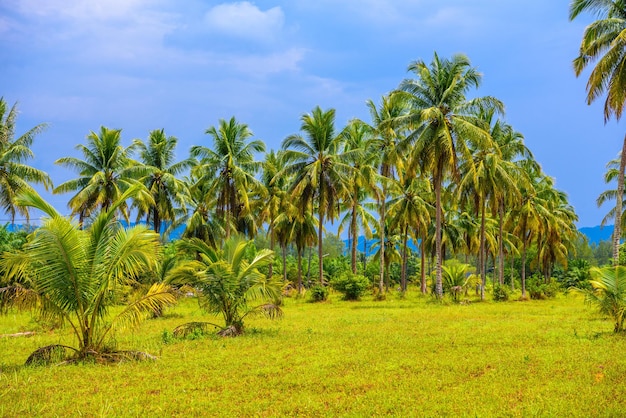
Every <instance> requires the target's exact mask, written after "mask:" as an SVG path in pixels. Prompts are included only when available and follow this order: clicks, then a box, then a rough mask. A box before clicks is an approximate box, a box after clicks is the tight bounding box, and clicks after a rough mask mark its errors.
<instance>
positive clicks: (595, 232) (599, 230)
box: [578, 225, 613, 244]
mask: <svg viewBox="0 0 626 418" xmlns="http://www.w3.org/2000/svg"><path fill="white" fill-rule="evenodd" d="M578 230H579V231H580V232H582V233H583V234H584V235H585V236H586V237H587V239H588V240H589V244H591V243H593V244H598V243H599V242H600V241H610V240H611V235H613V225H607V226H599V225H598V226H593V227H582V228H579V229H578Z"/></svg>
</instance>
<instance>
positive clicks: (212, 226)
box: [170, 173, 225, 248]
mask: <svg viewBox="0 0 626 418" xmlns="http://www.w3.org/2000/svg"><path fill="white" fill-rule="evenodd" d="M185 183H186V184H187V186H186V187H187V190H188V191H189V196H188V198H187V200H188V202H187V208H186V210H185V213H183V214H182V216H180V217H178V218H177V220H176V221H175V222H174V223H173V224H172V225H171V226H170V228H172V229H173V228H176V227H178V226H180V225H182V224H184V225H185V230H184V232H183V235H182V237H183V238H198V239H201V240H202V241H204V242H206V243H207V244H208V245H210V246H212V247H213V248H216V247H217V244H218V243H219V242H220V241H221V240H222V239H223V237H224V234H225V232H224V222H223V219H221V220H220V219H218V217H217V216H215V207H216V206H217V197H216V196H215V195H213V194H212V193H211V184H209V183H206V182H205V181H203V179H202V178H197V177H196V176H194V175H193V173H192V175H191V176H190V177H189V178H188V179H186V181H185Z"/></svg>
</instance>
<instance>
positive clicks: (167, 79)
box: [0, 0, 624, 226]
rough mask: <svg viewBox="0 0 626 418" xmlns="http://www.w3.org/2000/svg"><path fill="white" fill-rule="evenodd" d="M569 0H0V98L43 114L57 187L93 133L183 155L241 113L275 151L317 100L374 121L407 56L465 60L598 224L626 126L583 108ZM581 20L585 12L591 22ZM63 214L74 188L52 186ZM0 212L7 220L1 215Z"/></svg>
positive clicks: (42, 139) (47, 161)
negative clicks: (166, 144)
mask: <svg viewBox="0 0 626 418" xmlns="http://www.w3.org/2000/svg"><path fill="white" fill-rule="evenodd" d="M568 5H569V0H550V1H546V0H507V1H502V0H471V1H468V0H447V1H440V0H386V1H385V0H289V1H287V0H282V1H281V0H259V1H239V2H228V1H223V0H222V1H201V0H185V1H178V0H106V1H105V0H45V1H41V0H2V1H0V96H4V98H5V100H7V101H8V102H9V103H10V104H13V103H15V102H18V107H19V109H20V116H19V120H18V129H17V133H18V134H19V133H22V132H24V131H25V130H27V129H29V128H31V127H32V126H34V125H36V124H38V123H41V122H46V123H48V125H49V128H48V129H47V131H45V133H43V134H41V135H40V136H38V137H37V139H36V141H35V146H34V151H35V153H36V160H35V162H34V163H33V165H35V166H37V167H38V168H40V169H43V170H45V171H47V172H49V173H50V174H51V176H52V178H53V181H54V182H55V184H60V183H61V182H63V181H66V180H68V179H70V178H73V177H76V173H73V172H70V171H68V170H67V169H65V168H62V167H58V166H56V165H55V164H54V161H55V160H56V159H58V158H60V157H62V156H68V155H76V156H79V155H78V154H76V151H75V149H74V147H75V145H76V144H78V143H84V139H85V136H86V135H87V134H88V133H89V132H90V131H92V130H93V131H97V130H99V128H100V126H101V125H104V126H107V127H109V128H122V129H123V131H122V135H123V138H124V142H125V144H130V142H131V141H132V139H133V138H142V139H146V138H147V136H148V132H149V131H151V130H153V129H161V128H164V129H165V131H166V133H167V134H168V135H174V136H176V137H178V138H179V150H178V154H179V155H178V156H179V158H184V157H186V156H187V153H188V150H189V148H190V147H191V146H192V145H195V144H203V145H207V146H210V141H209V138H208V136H206V135H205V134H204V132H205V130H206V129H207V128H208V127H210V126H213V125H216V124H217V123H218V121H219V119H228V118H230V117H231V116H235V117H236V118H237V119H238V120H239V121H241V122H244V123H247V124H248V125H249V126H250V128H251V129H252V131H253V132H254V134H255V136H256V137H257V138H259V139H262V140H264V141H265V142H266V144H267V145H268V149H269V148H274V149H278V148H279V147H280V143H281V141H282V140H283V138H285V137H286V136H287V135H290V134H292V133H296V132H298V129H299V125H300V120H299V119H300V116H301V115H302V114H303V113H307V112H309V111H311V109H313V107H315V106H317V105H320V106H321V107H322V108H329V107H333V108H335V109H336V111H337V124H338V125H339V126H338V129H339V128H341V127H342V126H343V125H344V124H345V123H346V122H347V121H348V120H350V119H351V118H354V117H359V118H363V119H366V120H367V117H368V116H367V115H368V114H367V109H366V107H365V101H366V100H367V99H373V100H374V101H376V102H378V101H379V99H380V97H381V96H382V95H384V94H386V93H388V92H389V91H391V90H393V89H394V88H395V87H397V85H398V84H399V83H400V81H401V80H402V79H403V78H405V77H409V76H410V74H409V73H407V72H406V68H407V65H408V64H409V63H410V62H411V61H414V60H417V59H422V60H424V61H426V62H430V61H431V59H432V56H433V52H435V51H436V52H437V53H438V54H439V55H440V56H442V57H450V56H452V55H453V54H455V53H464V54H466V55H467V56H468V57H469V58H470V60H471V61H472V64H473V65H474V66H475V67H477V68H478V69H479V70H480V71H481V72H482V73H483V75H484V76H483V83H482V86H481V87H480V89H479V90H478V91H476V92H474V93H473V94H475V95H480V96H484V95H492V96H495V97H497V98H499V99H500V100H502V101H503V102H504V104H505V105H506V108H507V113H506V120H507V122H508V123H510V124H511V125H512V126H513V127H514V128H515V129H516V130H517V131H519V132H521V133H522V134H523V135H524V136H525V138H526V143H527V145H528V146H529V147H530V149H531V150H532V151H533V152H534V154H535V157H536V159H537V160H538V161H539V162H540V163H541V165H542V166H543V169H544V171H545V172H546V173H547V174H549V175H551V176H553V177H554V178H555V179H556V185H557V187H558V188H559V189H561V190H563V191H565V192H566V193H567V194H568V195H569V198H570V201H571V203H572V204H573V205H574V207H575V208H576V211H577V213H578V215H579V218H580V221H579V222H578V225H579V226H594V225H597V224H599V223H600V221H601V219H602V217H603V216H604V213H605V212H606V209H605V208H601V209H598V208H597V207H596V204H595V200H596V197H597V196H598V194H599V193H600V192H601V191H603V190H605V189H606V185H605V184H604V182H603V173H604V171H605V164H606V162H608V161H609V160H610V159H612V158H614V157H615V156H616V155H617V153H618V151H619V149H620V144H621V143H622V139H623V135H624V127H623V126H620V124H618V123H617V122H615V121H611V122H609V123H608V124H607V125H605V124H604V121H603V115H602V103H597V104H594V105H592V106H588V105H587V104H586V102H585V83H586V79H585V78H584V77H581V78H579V79H577V78H576V77H575V76H574V73H573V70H572V65H571V62H572V59H573V58H574V57H575V56H576V55H577V49H578V45H579V43H580V38H581V35H582V32H583V29H584V27H585V25H586V24H588V23H589V22H590V21H591V20H592V19H593V16H585V17H583V18H582V19H580V21H576V22H569V21H568V18H567V16H568ZM585 19H586V20H585ZM46 198H47V199H48V200H50V201H51V202H52V203H53V204H55V205H56V206H57V207H58V208H59V209H61V210H65V202H67V200H68V199H69V196H66V195H62V196H52V195H46ZM0 217H1V216H0Z"/></svg>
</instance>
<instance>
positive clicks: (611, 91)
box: [569, 0, 626, 263]
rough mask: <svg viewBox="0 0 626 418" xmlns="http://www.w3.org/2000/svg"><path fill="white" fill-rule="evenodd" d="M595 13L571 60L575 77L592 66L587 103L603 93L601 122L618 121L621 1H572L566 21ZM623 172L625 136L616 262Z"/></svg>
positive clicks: (625, 150) (625, 93)
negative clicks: (612, 118)
mask: <svg viewBox="0 0 626 418" xmlns="http://www.w3.org/2000/svg"><path fill="white" fill-rule="evenodd" d="M585 11H590V12H594V13H596V15H597V16H598V20H596V21H595V22H593V23H591V24H590V25H588V26H587V27H586V28H585V31H584V33H583V38H582V41H581V43H580V54H579V56H578V57H576V59H574V71H575V73H576V76H577V77H578V76H580V74H582V72H583V71H584V70H585V68H587V66H589V65H590V64H591V63H594V62H595V63H596V64H595V67H594V68H593V70H592V71H591V74H590V75H589V80H588V81H587V103H588V104H591V103H592V102H594V101H595V100H596V99H597V98H598V97H600V96H601V95H603V94H604V93H606V100H605V102H604V122H605V123H606V122H608V120H609V119H610V118H611V116H615V119H617V120H618V121H619V120H620V118H621V116H622V113H623V111H624V104H625V103H626V4H624V1H623V0H573V1H572V2H571V3H570V9H569V18H570V20H573V19H575V18H576V17H578V16H579V15H580V14H581V13H583V12H585ZM625 170H626V135H625V136H624V141H623V144H622V153H621V159H620V168H619V173H620V175H619V176H618V177H617V197H616V211H615V229H614V230H613V260H614V261H615V262H616V263H617V261H618V259H619V243H620V239H621V237H622V235H621V231H622V229H621V222H620V218H621V216H622V201H623V196H624V172H625Z"/></svg>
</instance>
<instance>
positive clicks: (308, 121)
mask: <svg viewBox="0 0 626 418" xmlns="http://www.w3.org/2000/svg"><path fill="white" fill-rule="evenodd" d="M301 121H302V124H301V125H300V130H301V131H302V132H303V133H304V136H303V135H300V134H294V135H290V136H288V137H287V138H285V140H284V141H283V149H284V150H285V158H286V161H288V165H287V167H286V168H285V173H286V174H288V175H294V181H293V183H292V185H291V187H290V191H291V192H292V193H293V195H294V196H296V198H297V199H299V201H300V203H299V205H300V206H301V208H302V210H306V208H307V207H308V205H310V204H311V202H312V201H316V202H317V205H316V206H317V214H318V220H317V222H318V224H317V229H318V234H317V253H318V257H319V261H318V273H319V274H318V278H319V282H320V283H323V281H324V264H323V263H324V261H323V251H322V245H323V237H322V231H323V228H324V222H325V221H326V220H330V221H332V220H333V219H335V218H336V217H337V215H339V202H340V198H341V197H343V196H345V195H346V192H347V184H348V180H347V173H349V172H350V171H351V167H350V166H349V165H348V164H347V161H349V160H350V156H351V154H356V153H357V152H355V151H347V152H343V149H342V141H343V138H342V137H341V136H340V135H335V110H334V109H329V110H326V111H324V110H322V109H321V108H320V107H319V106H317V107H315V109H313V111H312V112H311V113H308V114H304V115H302V117H301Z"/></svg>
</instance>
